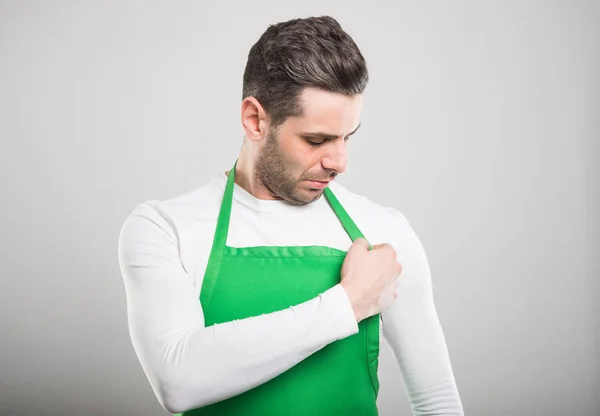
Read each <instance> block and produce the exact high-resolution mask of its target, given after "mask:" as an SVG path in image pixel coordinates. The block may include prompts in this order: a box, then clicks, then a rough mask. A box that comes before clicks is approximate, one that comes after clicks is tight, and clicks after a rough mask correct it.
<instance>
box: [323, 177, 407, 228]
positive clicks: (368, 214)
mask: <svg viewBox="0 0 600 416" xmlns="http://www.w3.org/2000/svg"><path fill="white" fill-rule="evenodd" d="M330 187H331V191H332V192H333V194H334V195H335V196H336V198H337V199H338V200H339V201H340V203H341V204H342V206H343V207H344V209H345V210H346V211H347V212H348V214H349V215H350V216H351V217H352V218H353V219H354V220H355V222H356V223H357V225H359V228H360V224H359V221H360V222H361V223H363V224H370V225H371V226H373V227H375V228H378V229H381V230H382V231H383V230H385V229H390V228H394V229H399V228H402V227H404V226H406V225H407V224H408V221H407V220H406V217H405V216H404V214H403V213H402V211H401V210H400V209H399V208H397V207H394V206H388V205H383V204H381V203H379V202H377V201H375V200H373V199H371V198H369V197H367V196H364V195H360V194H358V193H356V192H353V191H351V190H349V189H348V188H347V187H346V186H344V185H342V184H340V183H335V182H332V183H331V184H330Z"/></svg>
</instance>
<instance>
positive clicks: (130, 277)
mask: <svg viewBox="0 0 600 416" xmlns="http://www.w3.org/2000/svg"><path fill="white" fill-rule="evenodd" d="M226 181H227V176H226V174H225V172H222V173H221V174H219V175H216V176H215V177H214V178H213V179H212V180H210V181H208V182H207V183H206V184H205V185H203V186H201V187H199V188H197V189H194V190H193V191H191V192H188V193H186V194H184V195H180V196H177V197H174V198H171V199H168V200H164V201H157V200H149V201H146V202H143V203H140V204H139V205H137V206H136V207H135V208H134V209H133V211H132V212H131V213H130V215H129V216H128V217H127V219H126V220H125V223H124V225H123V227H122V229H121V233H120V236H119V263H120V267H121V271H122V275H123V279H124V283H125V289H126V293H127V311H128V322H129V330H130V335H131V340H132V343H133V346H134V349H135V352H136V354H137V356H138V358H139V361H140V363H141V365H142V368H143V370H144V372H145V374H146V376H147V377H148V380H149V382H150V384H151V386H152V389H153V391H154V393H155V395H156V397H157V399H158V401H159V402H160V404H161V405H162V406H163V407H164V408H165V409H166V410H167V411H169V412H171V413H178V412H182V411H185V410H189V409H193V408H197V407H201V406H205V405H208V404H211V403H214V402H217V401H220V400H224V399H226V398H229V397H232V396H234V395H237V394H240V393H242V392H244V391H247V390H249V389H251V388H253V387H255V386H257V385H260V384H263V383H265V382H267V381H268V380H270V379H272V378H274V377H276V376H277V375H278V374H280V373H281V372H282V371H285V370H286V369H289V368H291V367H292V366H293V365H295V364H296V363H298V362H299V361H301V360H302V359H304V358H306V357H308V356H309V355H311V354H313V353H315V352H316V351H318V350H319V349H321V348H323V347H324V346H326V345H327V344H329V343H331V342H333V341H336V340H338V339H341V338H344V337H347V336H350V335H353V334H355V333H357V332H358V325H357V323H356V320H355V317H354V311H353V309H352V306H351V304H350V301H349V299H348V296H347V294H346V292H345V290H344V288H343V287H342V286H341V285H339V284H338V285H336V286H334V287H332V288H331V289H329V290H327V291H325V292H323V293H322V294H320V295H319V296H317V297H315V298H313V299H311V300H309V301H307V302H304V303H301V304H299V305H295V306H292V307H289V308H287V309H284V310H281V311H277V312H273V313H269V314H263V315H260V316H255V317H250V318H245V319H239V320H235V321H232V322H226V323H221V324H216V325H212V326H209V327H205V323H204V315H203V313H202V305H201V304H200V300H199V296H200V289H201V287H202V280H203V277H204V272H205V269H206V265H207V262H208V257H209V254H210V250H211V247H212V243H213V237H214V233H215V227H216V222H217V217H218V214H219V209H220V204H221V201H222V198H223V192H224V189H225V184H226ZM329 186H330V189H331V190H332V191H333V193H334V194H335V195H336V197H337V198H338V200H339V201H340V203H341V204H342V206H343V207H344V208H345V209H346V211H347V212H348V214H349V215H350V216H351V217H352V219H353V220H354V222H355V223H356V224H357V226H358V227H359V229H360V230H361V231H362V233H363V234H364V235H365V237H366V238H367V240H368V241H369V243H370V244H372V245H374V244H378V243H382V242H387V243H389V244H391V245H392V246H393V247H394V249H395V250H396V252H397V260H398V261H399V262H400V263H401V264H402V266H403V268H402V274H401V275H400V284H399V286H398V289H397V293H398V298H397V299H396V300H395V301H394V302H393V303H392V304H391V305H390V306H389V307H387V308H386V309H384V310H383V311H382V312H381V321H380V324H381V325H380V328H381V331H382V332H381V335H383V337H385V340H386V341H387V343H388V344H389V345H390V347H391V348H392V352H393V355H394V357H395V358H396V359H397V361H398V364H399V367H400V369H401V372H402V377H403V380H404V383H405V388H406V393H407V394H408V399H409V401H410V403H411V407H412V412H413V414H414V415H415V416H417V415H463V408H462V404H461V400H460V397H459V393H458V389H457V387H456V383H455V380H454V375H453V371H452V367H451V364H450V359H449V354H448V349H447V346H446V341H445V338H444V334H443V331H442V327H441V325H440V322H439V319H438V316H437V312H436V309H435V305H434V300H433V286H432V281H431V274H430V269H429V264H428V260H427V257H426V254H425V252H424V249H423V247H422V245H421V243H420V240H419V239H418V237H417V235H416V234H415V232H414V231H413V229H412V228H411V226H410V224H409V223H408V221H407V220H406V218H405V217H404V215H403V214H402V213H401V212H400V211H398V210H397V209H395V208H392V207H384V206H381V205H379V204H377V203H375V202H373V201H371V200H369V199H368V198H366V197H363V196H360V195H357V194H354V193H352V192H350V191H349V190H348V189H347V188H345V187H344V186H342V185H341V184H339V183H337V182H335V181H334V182H331V183H330V185H329ZM226 244H227V245H228V246H233V247H251V246H292V245H322V246H329V247H333V248H337V249H340V250H344V251H347V250H348V249H349V248H350V246H351V244H352V241H351V239H350V237H349V236H348V234H347V233H346V231H345V230H344V228H343V226H342V225H341V223H340V221H339V220H338V218H337V217H336V215H335V213H334V212H333V210H332V208H331V207H330V206H329V204H328V203H327V201H326V199H325V197H324V196H322V197H321V198H319V199H318V200H317V201H314V202H312V203H309V204H306V205H303V206H294V205H289V204H287V203H285V202H284V201H280V200H261V199H257V198H255V197H254V196H253V195H252V194H250V193H249V192H247V191H246V190H245V189H243V188H242V187H240V186H239V185H237V184H234V193H233V202H232V210H231V220H230V226H229V233H228V237H227V243H226ZM281 278H282V279H285V278H286V276H281ZM383 337H380V339H381V338H383Z"/></svg>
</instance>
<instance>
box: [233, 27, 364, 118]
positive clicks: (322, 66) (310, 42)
mask: <svg viewBox="0 0 600 416" xmlns="http://www.w3.org/2000/svg"><path fill="white" fill-rule="evenodd" d="M368 81H369V74H368V71H367V65H366V62H365V59H364V57H363V56H362V54H361V53H360V50H359V49H358V47H357V46H356V44H355V43H354V41H353V40H352V38H351V37H350V35H348V34H347V33H346V32H345V31H344V30H342V27H341V26H340V24H339V23H338V22H337V21H336V20H335V19H334V18H332V17H330V16H320V17H308V18H304V19H293V20H289V21H287V22H281V23H277V24H273V25H270V26H269V27H268V28H267V30H266V31H265V32H264V33H263V34H262V36H261V37H260V38H259V39H258V41H257V42H256V43H255V44H254V45H253V46H252V48H251V49H250V52H249V53H248V61H247V63H246V69H245V70H244V82H243V93H242V100H243V99H244V98H246V97H249V96H252V97H254V98H256V100H257V101H258V102H259V103H260V104H261V105H262V106H263V108H264V109H265V111H266V112H267V114H269V116H270V118H271V127H273V128H276V127H278V126H279V125H281V124H282V123H283V122H285V120H286V119H287V118H288V117H290V116H301V115H302V108H301V105H300V104H299V102H298V96H299V95H300V93H301V92H302V90H303V89H304V88H307V87H314V88H319V89H322V90H325V91H329V92H334V93H339V94H344V95H348V96H351V95H356V94H361V93H363V91H364V89H365V87H366V86H367V83H368Z"/></svg>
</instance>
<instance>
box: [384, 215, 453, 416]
mask: <svg viewBox="0 0 600 416" xmlns="http://www.w3.org/2000/svg"><path fill="white" fill-rule="evenodd" d="M398 219H399V227H400V228H399V229H398V236H399V240H398V242H397V244H396V247H395V248H396V252H397V253H398V261H400V263H402V266H403V271H402V274H401V275H400V284H399V286H398V298H397V299H396V301H395V302H394V303H392V304H391V305H390V306H389V307H388V308H386V309H385V310H384V311H383V312H382V319H383V321H384V325H383V334H384V337H385V339H386V341H387V342H388V344H389V345H390V347H391V349H392V353H393V355H394V357H395V358H396V360H397V361H398V364H399V366H400V369H401V371H402V377H403V380H404V384H405V388H406V392H407V394H408V398H409V401H410V404H411V408H412V412H413V414H414V415H415V416H426V415H461V416H462V415H464V411H463V407H462V403H461V399H460V396H459V393H458V389H457V386H456V382H455V380H454V374H453V371H452V366H451V363H450V357H449V353H448V348H447V345H446V341H445V338H444V333H443V331H442V326H441V324H440V321H439V319H438V315H437V312H436V309H435V304H434V299H433V286H432V282H431V272H430V269H429V263H428V260H427V257H426V254H425V250H424V249H423V246H422V245H421V242H420V240H419V238H418V237H417V235H416V234H415V232H414V230H413V229H412V227H411V226H410V224H409V223H408V221H407V220H406V218H405V217H404V216H403V215H402V214H401V213H398Z"/></svg>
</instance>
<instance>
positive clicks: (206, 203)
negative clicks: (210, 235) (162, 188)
mask: <svg viewBox="0 0 600 416" xmlns="http://www.w3.org/2000/svg"><path fill="white" fill-rule="evenodd" d="M221 182H223V180H222V179H221V178H219V177H214V178H212V179H210V180H208V181H206V182H205V183H204V184H202V185H200V186H198V187H196V188H194V189H190V190H188V191H186V192H183V193H181V194H179V195H175V196H173V197H170V198H167V199H162V200H161V199H149V200H146V201H144V202H140V203H138V204H137V205H136V206H135V207H134V208H133V209H132V210H131V211H130V212H129V214H128V215H127V216H126V218H125V220H124V223H123V225H122V228H121V238H124V236H125V235H126V236H129V237H136V236H139V237H141V236H147V235H148V233H154V234H163V235H164V236H166V237H168V238H169V239H171V240H176V239H177V238H178V236H179V235H180V234H181V232H182V231H183V230H186V229H189V228H190V227H191V226H193V224H195V223H198V222H203V221H214V219H215V218H216V215H217V214H218V210H219V207H220V203H221V199H222V196H223V188H222V186H223V184H222V183H221Z"/></svg>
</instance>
